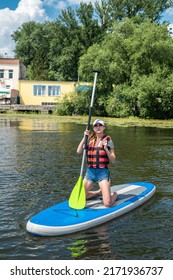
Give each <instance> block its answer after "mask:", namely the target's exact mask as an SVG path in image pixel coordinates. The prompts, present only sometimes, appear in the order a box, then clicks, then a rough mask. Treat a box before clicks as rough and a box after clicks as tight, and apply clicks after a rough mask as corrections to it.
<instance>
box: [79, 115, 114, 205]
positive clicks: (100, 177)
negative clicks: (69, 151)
mask: <svg viewBox="0 0 173 280" xmlns="http://www.w3.org/2000/svg"><path fill="white" fill-rule="evenodd" d="M104 130H105V123H104V121H103V120H100V119H97V120H95V121H94V122H93V133H91V134H90V131H88V130H85V132H84V137H83V139H82V140H81V142H80V144H79V146H78V148H77V153H79V154H81V153H83V150H84V143H85V135H87V136H88V139H89V142H88V145H87V151H86V155H87V170H86V174H85V178H84V181H83V182H84V186H85V191H86V197H87V198H91V197H93V196H96V195H100V194H102V197H103V203H104V205H105V207H111V206H112V205H113V204H114V202H115V200H116V198H117V193H116V192H114V193H113V194H111V192H110V178H109V169H108V164H109V162H111V163H114V162H115V159H116V156H115V151H114V145H113V142H112V140H111V138H110V136H106V135H105V134H104ZM96 182H98V184H99V187H100V189H99V190H98V191H92V190H91V189H92V188H93V187H94V184H95V183H96Z"/></svg>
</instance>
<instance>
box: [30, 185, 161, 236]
mask: <svg viewBox="0 0 173 280" xmlns="http://www.w3.org/2000/svg"><path fill="white" fill-rule="evenodd" d="M155 190H156V187H155V186H154V185H153V184H152V183H145V182H132V183H127V184H120V185H115V186H112V187H111V192H115V191H116V192H117V194H118V197H117V200H116V201H115V203H114V205H113V206H112V207H110V208H106V207H105V206H104V205H103V202H102V197H101V196H99V197H96V198H92V199H90V200H87V202H86V206H85V208H84V209H82V210H76V209H72V208H70V207H69V205H68V200H66V201H64V202H61V203H58V204H56V205H54V206H52V207H50V208H47V209H45V210H43V211H41V212H40V213H38V214H36V215H35V216H33V217H32V218H31V219H30V220H29V221H28V222H27V225H26V229H27V231H28V232H29V233H31V234H34V235H39V236H53V235H63V234H70V233H74V232H77V231H82V230H86V229H89V228H91V227H95V226H98V225H100V224H103V223H105V222H108V221H110V220H112V219H114V218H117V217H119V216H121V215H123V214H126V213H127V212H129V211H131V210H133V209H135V208H136V207H138V206H140V205H141V204H143V203H144V202H146V201H147V200H149V199H150V198H151V197H152V196H153V194H154V193H155Z"/></svg>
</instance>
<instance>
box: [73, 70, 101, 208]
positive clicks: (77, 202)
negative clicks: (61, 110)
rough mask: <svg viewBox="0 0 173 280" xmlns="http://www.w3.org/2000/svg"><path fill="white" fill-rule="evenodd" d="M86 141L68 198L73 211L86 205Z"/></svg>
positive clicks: (90, 111) (91, 105) (90, 112)
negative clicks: (75, 181) (84, 182)
mask: <svg viewBox="0 0 173 280" xmlns="http://www.w3.org/2000/svg"><path fill="white" fill-rule="evenodd" d="M94 72H95V76H94V84H93V90H92V96H91V104H90V107H89V116H88V124H87V130H90V121H91V115H92V108H93V103H94V94H95V88H96V81H97V76H98V73H99V72H98V71H94ZM87 141H88V136H87V135H85V144H84V151H83V156H82V164H81V170H80V176H79V179H78V181H77V183H76V185H75V186H74V188H73V190H72V192H71V194H70V198H69V206H70V207H71V208H74V209H83V208H84V207H85V204H86V194H85V187H84V184H83V170H84V164H85V157H86V149H87Z"/></svg>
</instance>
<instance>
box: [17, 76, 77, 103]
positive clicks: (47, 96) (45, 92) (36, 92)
mask: <svg viewBox="0 0 173 280" xmlns="http://www.w3.org/2000/svg"><path fill="white" fill-rule="evenodd" d="M18 88H19V96H20V104H21V105H34V106H35V105H39V106H40V105H56V104H57V103H59V102H60V100H61V97H62V95H63V94H68V93H70V92H74V91H75V89H76V83H75V82H60V81H30V80H19V87H18Z"/></svg>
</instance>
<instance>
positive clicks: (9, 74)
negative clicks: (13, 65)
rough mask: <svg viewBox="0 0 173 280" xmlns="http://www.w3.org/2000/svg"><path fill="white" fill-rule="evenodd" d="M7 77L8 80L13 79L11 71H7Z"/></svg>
mask: <svg viewBox="0 0 173 280" xmlns="http://www.w3.org/2000/svg"><path fill="white" fill-rule="evenodd" d="M8 76H9V79H13V70H9V72H8Z"/></svg>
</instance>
